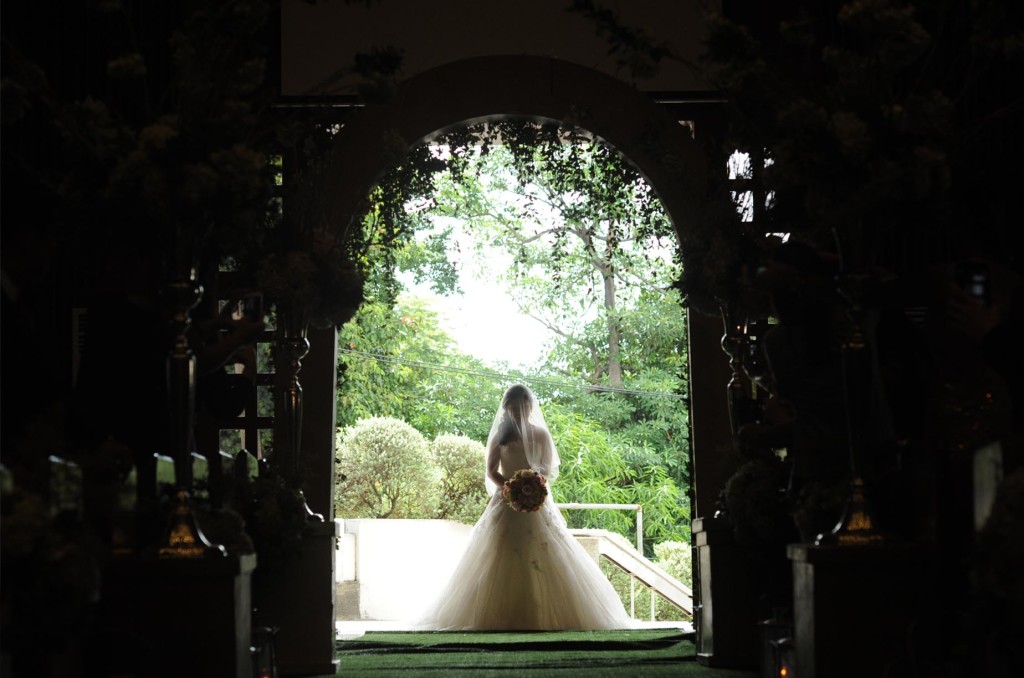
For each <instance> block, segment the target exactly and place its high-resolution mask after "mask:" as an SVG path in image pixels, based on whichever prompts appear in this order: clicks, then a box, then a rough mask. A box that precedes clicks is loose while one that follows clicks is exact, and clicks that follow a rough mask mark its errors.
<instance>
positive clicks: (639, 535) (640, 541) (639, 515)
mask: <svg viewBox="0 0 1024 678" xmlns="http://www.w3.org/2000/svg"><path fill="white" fill-rule="evenodd" d="M555 508H560V509H614V510H620V511H636V550H637V551H639V552H640V555H643V553H644V507H643V506H641V505H640V504H580V503H576V502H569V503H566V504H558V503H556V504H555Z"/></svg>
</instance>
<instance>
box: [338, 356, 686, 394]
mask: <svg viewBox="0 0 1024 678" xmlns="http://www.w3.org/2000/svg"><path fill="white" fill-rule="evenodd" d="M338 348H339V351H341V352H342V353H347V354H348V355H350V356H353V357H356V358H362V359H365V360H376V361H377V362H380V363H387V364H392V365H404V366H406V367H419V368H421V369H427V370H433V371H435V372H454V373H456V374H465V375H469V376H473V377H488V378H491V379H502V380H512V379H516V380H519V381H527V382H529V383H531V384H543V385H545V386H551V387H554V388H575V389H581V390H595V391H599V392H601V393H618V394H621V395H635V396H647V397H653V398H673V399H676V400H685V399H686V396H685V395H683V394H679V393H667V392H664V391H641V390H638V389H629V388H613V387H611V386H594V385H593V384H567V383H565V382H559V381H554V380H552V379H545V378H543V377H525V376H513V375H511V374H507V373H502V372H494V371H489V370H474V369H471V368H467V367H454V366H452V365H442V364H440V363H428V362H424V361H421V360H411V359H409V358H399V357H397V356H389V355H383V354H381V353H367V352H365V351H357V350H356V349H352V348H345V347H338Z"/></svg>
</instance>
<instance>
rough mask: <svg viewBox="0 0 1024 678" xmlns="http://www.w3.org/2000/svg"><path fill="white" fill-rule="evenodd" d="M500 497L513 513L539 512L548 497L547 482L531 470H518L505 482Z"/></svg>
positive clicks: (542, 476)
mask: <svg viewBox="0 0 1024 678" xmlns="http://www.w3.org/2000/svg"><path fill="white" fill-rule="evenodd" d="M501 496H502V498H503V499H504V500H505V503H506V504H508V505H509V506H510V507H511V508H512V509H513V510H514V511H518V512H520V513H533V512H534V511H539V510H540V507H541V505H543V504H544V499H545V498H546V497H547V496H548V480H547V478H545V477H544V475H543V474H541V473H537V472H536V471H534V470H533V469H520V470H518V471H516V472H515V473H514V474H512V477H511V478H509V479H508V480H506V481H505V485H504V486H503V487H502V488H501Z"/></svg>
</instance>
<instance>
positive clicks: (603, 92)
mask: <svg viewBox="0 0 1024 678" xmlns="http://www.w3.org/2000/svg"><path fill="white" fill-rule="evenodd" d="M510 117H511V118H520V119H546V120H559V121H563V122H566V123H571V124H573V125H576V126H578V127H580V128H583V129H585V130H587V131H589V132H590V133H592V134H594V135H595V136H597V137H599V138H600V139H601V140H602V141H604V142H606V143H608V144H609V145H611V146H612V147H614V148H615V149H617V150H618V151H619V152H620V153H622V155H623V156H625V157H626V158H627V159H628V160H629V161H630V162H631V163H632V164H633V165H634V166H636V168H637V169H638V170H639V171H640V173H641V174H642V175H643V176H644V178H645V179H646V180H647V182H648V183H649V184H650V185H651V186H653V187H654V190H655V191H656V193H657V194H658V197H659V199H660V200H661V201H662V203H663V204H664V206H665V209H666V210H667V212H668V213H669V216H670V218H671V219H672V223H673V225H674V227H675V229H676V232H677V233H682V232H684V231H685V230H686V229H687V228H688V226H689V224H693V223H695V222H697V221H699V220H701V219H703V218H706V217H705V215H706V214H707V213H708V211H709V209H710V208H709V205H708V202H707V197H708V195H707V192H708V189H707V175H706V172H707V169H708V167H707V162H706V160H705V158H704V157H703V155H702V153H701V151H700V149H699V147H698V146H697V144H696V142H695V141H694V140H693V139H692V137H691V135H690V130H689V129H688V128H687V127H685V126H684V125H681V124H680V123H679V121H677V120H675V119H673V117H672V116H671V115H669V113H668V112H667V110H666V109H664V108H663V107H661V106H659V105H658V104H656V103H655V102H654V101H652V100H651V99H650V98H649V97H648V96H647V95H646V94H644V93H642V92H639V91H637V90H636V89H633V88H632V87H630V86H629V85H627V84H626V83H624V82H622V81H619V80H617V79H615V78H612V77H610V76H607V75H604V74H602V73H599V72H596V71H592V70H590V69H587V68H584V67H581V66H578V65H576V64H572V63H568V62H564V61H558V60H555V59H550V58H544V57H536V56H496V57H480V58H476V59H469V60H465V61H459V62H455V63H451V64H447V65H445V66H441V67H438V68H435V69H433V70H430V71H426V72H424V73H422V74H420V75H417V76H416V77H414V78H411V79H409V80H407V81H405V82H403V83H402V84H400V85H399V87H398V88H397V90H396V93H395V96H394V97H393V98H392V99H391V100H390V101H388V102H387V103H386V104H377V105H369V106H367V107H365V108H363V109H362V110H360V111H358V112H357V113H355V114H354V115H353V116H352V117H351V119H350V120H349V121H348V122H347V123H346V125H345V126H344V127H343V128H342V130H341V131H340V132H339V133H338V134H337V135H336V137H335V139H334V142H333V146H332V148H331V149H330V153H329V160H328V163H327V169H326V171H325V172H324V173H323V174H322V175H321V176H320V178H319V180H320V181H321V186H320V187H319V189H318V191H317V194H318V195H321V196H325V199H324V208H325V209H324V211H325V214H324V215H323V217H324V219H325V221H326V222H327V223H329V224H331V225H332V227H334V228H338V229H345V228H348V227H349V226H351V225H352V224H353V222H354V221H355V220H357V219H359V218H361V216H362V214H363V212H364V209H365V206H364V200H365V196H366V195H367V194H368V192H369V190H370V189H371V188H372V187H373V186H374V185H375V184H376V182H377V181H378V179H379V178H380V177H381V176H382V175H383V173H384V172H385V171H386V170H387V169H388V168H389V167H390V166H392V165H393V164H395V163H396V162H398V161H400V160H401V159H402V158H403V157H404V156H405V154H406V153H407V152H408V150H409V149H410V147H412V146H413V145H414V144H416V143H418V142H420V141H422V140H425V139H429V138H430V137H431V136H433V135H435V134H438V133H440V132H443V131H445V130H448V129H451V128H454V127H457V126H460V125H465V124H468V123H474V122H480V121H482V120H486V119H495V118H510ZM689 324H690V337H689V344H690V360H691V375H690V381H691V383H690V395H691V415H692V416H694V421H693V422H692V433H693V437H694V440H693V445H694V469H693V476H694V484H695V486H696V487H697V488H698V489H697V491H696V501H695V503H694V506H693V515H694V516H695V517H696V516H700V515H704V514H705V513H706V512H707V511H708V510H709V508H710V503H711V500H713V499H714V497H715V495H716V494H717V491H718V488H719V487H720V485H721V481H722V480H724V479H720V478H718V477H717V475H718V474H717V473H716V472H715V470H716V465H715V464H714V463H712V457H711V456H710V455H708V456H707V457H706V458H705V457H704V456H702V455H701V454H700V453H701V451H702V450H704V451H707V452H714V451H715V450H717V449H718V448H719V442H718V441H721V440H723V439H726V438H728V436H729V429H728V412H727V409H726V402H725V390H724V389H725V384H726V382H727V381H728V375H729V369H728V365H727V361H726V359H725V356H724V354H723V353H722V351H721V348H720V346H719V338H720V337H721V334H722V330H721V324H720V322H719V321H718V320H717V319H713V318H708V317H707V316H698V315H697V314H693V313H691V314H690V323H689ZM330 353H331V355H332V356H333V350H332V351H330ZM311 359H313V356H311ZM323 367H324V368H327V360H325V361H324V363H323ZM331 370H332V372H333V367H332V368H331ZM311 372H312V369H310V370H308V371H307V374H309V373H311ZM325 383H326V382H325ZM331 383H332V385H333V381H332V382H331ZM307 402H308V401H307ZM331 411H332V412H333V410H331ZM324 412H325V414H326V412H327V408H326V407H325V408H324ZM697 416H699V417H700V419H699V421H698V420H697V419H696V417H697ZM310 434H311V435H314V436H315V435H317V434H316V433H314V432H310ZM311 442H312V441H311ZM332 461H333V457H332V456H331V455H326V458H325V459H324V462H325V463H326V464H328V467H327V468H325V469H323V471H324V472H323V475H322V476H321V475H320V474H319V473H318V474H317V476H318V477H323V478H325V479H326V480H327V481H328V482H329V480H330V479H331V478H332V477H333V474H331V473H330V472H329V471H330V467H329V464H330V463H331V462H332ZM323 484H326V483H323ZM323 484H322V485H323ZM307 492H308V493H310V495H311V499H312V497H314V496H321V497H323V499H322V500H321V503H320V504H319V505H326V503H327V502H329V501H330V496H331V491H330V487H325V486H321V487H319V488H310V489H309V490H307Z"/></svg>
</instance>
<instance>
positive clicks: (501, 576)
mask: <svg viewBox="0 0 1024 678" xmlns="http://www.w3.org/2000/svg"><path fill="white" fill-rule="evenodd" d="M500 455H501V466H500V469H501V474H502V475H503V476H504V477H505V478H509V477H511V476H512V474H513V473H515V472H516V471H517V470H519V469H524V468H529V467H530V465H529V463H528V462H527V459H526V453H525V451H524V448H523V444H522V442H520V441H515V442H510V443H509V444H507V445H502V446H501V447H500ZM415 626H416V628H419V629H431V630H456V629H459V630H467V629H474V630H477V629H479V630H555V629H624V628H636V626H637V624H636V623H635V622H634V621H633V620H632V619H631V618H630V617H629V615H628V614H627V613H626V610H625V608H624V607H623V605H622V601H621V600H620V599H619V596H618V594H617V593H616V592H615V589H613V588H612V585H611V584H610V583H609V582H608V579H607V578H606V577H605V575H604V574H603V573H602V572H601V569H600V568H599V567H598V566H597V564H596V563H595V562H594V560H593V559H592V558H591V557H590V556H589V555H587V552H586V551H584V550H583V547H582V546H580V545H579V544H578V543H577V542H576V539H575V538H574V537H573V536H572V535H571V534H570V533H569V531H568V529H567V528H566V524H565V519H564V518H563V517H562V514H561V513H559V511H558V509H556V508H555V506H554V501H553V500H552V497H551V495H550V494H549V495H548V497H547V499H546V500H545V501H544V504H543V505H542V506H541V509H540V510H539V511H536V512H534V513H519V512H516V511H514V510H513V509H511V508H509V506H508V505H507V504H505V502H504V501H503V499H502V496H501V490H500V489H498V490H497V491H495V492H494V494H493V496H492V497H491V500H490V503H489V504H488V505H487V509H486V510H485V511H484V513H483V515H482V516H481V517H480V520H478V521H477V523H476V525H475V526H474V528H473V531H472V532H471V533H470V536H469V543H468V545H467V547H466V551H465V553H464V554H463V556H462V558H461V559H460V561H459V563H458V564H457V565H456V567H455V570H454V572H453V573H452V576H451V579H449V581H448V583H447V584H446V585H445V586H444V587H443V588H442V589H441V590H440V592H439V594H438V595H437V597H436V599H435V601H434V603H433V604H432V605H431V606H430V607H429V608H428V610H427V613H426V614H425V615H424V616H423V617H421V618H420V619H419V621H418V622H417V623H416V624H415Z"/></svg>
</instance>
